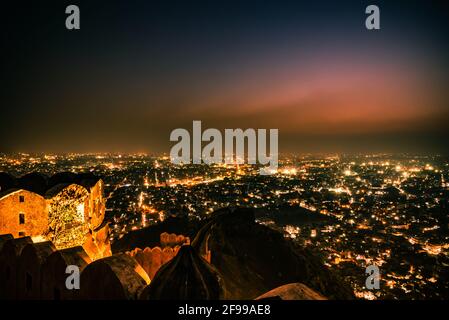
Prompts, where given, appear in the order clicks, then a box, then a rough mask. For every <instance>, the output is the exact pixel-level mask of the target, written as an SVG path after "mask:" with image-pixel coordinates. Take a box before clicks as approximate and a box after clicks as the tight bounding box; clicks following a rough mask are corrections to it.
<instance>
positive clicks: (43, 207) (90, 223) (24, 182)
mask: <svg viewBox="0 0 449 320" xmlns="http://www.w3.org/2000/svg"><path fill="white" fill-rule="evenodd" d="M103 187H104V186H103V181H102V180H101V179H99V178H97V177H95V176H93V175H91V174H74V173H70V172H67V173H58V174H56V175H54V176H52V177H50V178H47V177H46V176H44V175H42V174H39V173H31V174H27V175H25V176H23V177H21V178H19V179H15V178H14V177H12V176H10V175H8V174H6V173H1V174H0V234H12V235H13V236H14V237H16V238H17V237H25V236H30V237H32V238H33V239H34V240H35V241H45V240H50V241H52V242H53V244H54V245H55V246H56V248H57V249H64V248H69V247H74V246H83V247H84V248H85V251H86V252H87V254H88V255H89V256H90V257H91V258H92V259H98V258H102V257H106V256H110V255H111V248H110V243H109V236H108V235H109V226H108V224H107V223H105V222H104V215H105V199H104V198H103ZM37 239H39V240H37Z"/></svg>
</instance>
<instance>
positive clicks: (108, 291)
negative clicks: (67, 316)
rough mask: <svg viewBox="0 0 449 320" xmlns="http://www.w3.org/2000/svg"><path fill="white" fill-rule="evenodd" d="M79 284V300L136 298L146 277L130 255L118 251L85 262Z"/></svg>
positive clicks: (144, 283) (146, 281) (147, 282)
mask: <svg viewBox="0 0 449 320" xmlns="http://www.w3.org/2000/svg"><path fill="white" fill-rule="evenodd" d="M99 279H101V281H99ZM81 283H82V284H83V285H82V286H81V291H80V294H81V298H83V299H91V300H117V299H119V300H124V299H126V300H136V299H137V298H138V297H139V296H140V294H141V292H142V290H143V289H144V287H145V286H146V285H147V284H149V283H150V278H149V277H148V275H147V274H146V273H145V271H144V270H143V268H142V267H141V266H140V265H139V263H138V262H137V261H136V260H135V259H134V258H132V257H131V256H129V255H127V254H124V253H119V254H115V255H113V256H111V257H107V258H104V259H100V260H97V261H95V262H93V263H91V264H90V265H88V266H87V267H86V269H85V270H84V271H83V273H82V276H81Z"/></svg>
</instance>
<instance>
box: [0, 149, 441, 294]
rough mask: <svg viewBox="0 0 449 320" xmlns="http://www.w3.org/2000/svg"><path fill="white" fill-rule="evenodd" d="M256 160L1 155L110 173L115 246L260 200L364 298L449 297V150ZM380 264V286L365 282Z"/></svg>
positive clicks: (48, 167) (23, 170) (7, 164)
mask: <svg viewBox="0 0 449 320" xmlns="http://www.w3.org/2000/svg"><path fill="white" fill-rule="evenodd" d="M258 169H259V168H258V167H257V166H255V165H246V164H244V165H210V166H209V165H173V164H172V163H171V162H170V160H169V158H168V157H167V156H157V155H154V156H151V155H146V154H66V155H43V154H23V153H17V154H2V155H1V157H0V171H3V172H7V173H9V174H11V175H14V176H16V177H19V176H21V175H24V174H27V173H29V172H41V173H44V174H46V175H49V176H50V175H53V174H55V173H58V172H65V171H70V172H74V173H86V172H90V173H92V174H95V175H96V176H99V177H101V178H102V180H103V181H104V194H105V197H106V220H107V221H109V227H110V240H111V243H112V245H114V242H116V241H119V240H120V239H122V237H123V236H124V235H125V234H127V233H129V232H132V231H134V230H139V229H142V228H146V227H149V226H154V225H157V224H159V223H160V222H161V221H164V220H165V219H167V218H168V217H173V216H177V217H186V218H188V219H190V220H195V221H202V220H204V219H206V218H207V217H208V216H209V215H210V214H211V213H212V212H214V211H216V210H218V209H220V208H228V207H231V208H232V207H248V208H253V209H254V211H255V214H256V221H257V222H258V223H259V224H262V225H266V226H269V227H270V228H272V229H275V230H278V231H280V232H282V233H283V234H284V237H285V238H287V239H291V241H293V242H296V243H297V244H298V245H300V246H304V247H307V248H310V249H311V250H313V251H314V252H315V253H316V254H317V255H319V257H320V258H321V259H322V260H323V263H324V264H325V266H326V267H327V268H328V269H329V270H331V271H334V272H336V273H338V274H340V275H341V276H342V277H343V278H344V279H345V280H346V281H347V282H349V283H350V285H351V287H352V289H353V291H354V295H355V296H356V297H358V298H363V299H443V298H444V299H447V298H449V296H448V292H449V278H448V277H449V232H448V229H449V217H448V214H447V212H448V209H449V182H448V181H449V159H448V158H446V157H442V156H419V155H409V154H397V155H391V154H372V155H353V156H349V155H304V156H295V155H283V156H282V157H280V163H279V169H278V171H277V172H276V173H275V174H274V175H271V176H261V175H259V170H258ZM371 264H376V265H377V266H378V267H379V269H380V273H381V286H380V290H377V291H376V290H372V291H371V290H367V289H366V288H365V279H366V274H365V268H366V267H367V266H368V265H371Z"/></svg>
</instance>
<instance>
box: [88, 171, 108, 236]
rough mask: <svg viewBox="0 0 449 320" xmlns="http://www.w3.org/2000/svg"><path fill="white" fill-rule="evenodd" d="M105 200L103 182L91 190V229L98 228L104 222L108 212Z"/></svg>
mask: <svg viewBox="0 0 449 320" xmlns="http://www.w3.org/2000/svg"><path fill="white" fill-rule="evenodd" d="M105 202H106V201H105V199H104V198H103V180H101V179H100V180H98V182H97V183H96V184H95V185H94V186H93V187H92V188H90V192H89V201H88V208H87V209H88V216H89V218H90V225H91V229H92V230H94V229H96V228H98V227H99V226H100V225H101V224H102V223H103V220H104V214H105V210H106V206H105Z"/></svg>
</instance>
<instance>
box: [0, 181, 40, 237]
mask: <svg viewBox="0 0 449 320" xmlns="http://www.w3.org/2000/svg"><path fill="white" fill-rule="evenodd" d="M7 192H8V193H6V194H4V195H3V196H2V197H1V198H0V233H1V234H4V233H10V234H12V235H13V236H14V237H16V238H17V237H24V236H31V237H34V236H39V235H42V234H44V233H45V232H46V230H47V228H48V214H47V202H46V201H45V199H44V197H43V196H41V195H39V194H37V193H34V192H31V191H27V190H24V189H18V190H17V189H9V190H8V191H7Z"/></svg>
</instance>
